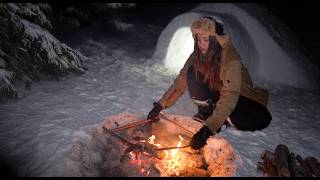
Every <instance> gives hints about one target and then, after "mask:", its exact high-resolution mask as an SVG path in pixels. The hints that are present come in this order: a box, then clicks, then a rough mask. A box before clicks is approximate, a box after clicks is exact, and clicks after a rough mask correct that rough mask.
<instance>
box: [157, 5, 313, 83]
mask: <svg viewBox="0 0 320 180" xmlns="http://www.w3.org/2000/svg"><path fill="white" fill-rule="evenodd" d="M247 6H249V5H247ZM255 13H259V12H255ZM251 14H252V12H251ZM251 14H249V13H247V12H246V10H244V9H242V8H240V7H238V6H236V5H233V4H220V3H219V4H201V5H199V6H197V7H196V8H194V9H193V10H191V11H190V12H187V13H184V14H181V15H179V16H177V17H175V18H174V19H173V20H172V21H171V22H170V23H169V24H168V25H167V26H166V28H165V29H164V30H163V31H162V33H161V34H160V36H159V38H158V42H157V46H156V50H155V52H154V55H153V58H154V59H156V60H157V61H163V63H164V64H165V66H166V67H167V68H169V69H170V70H171V71H173V72H174V73H178V72H179V70H180V69H181V68H182V66H183V64H184V62H185V61H186V60H187V58H188V57H189V55H190V54H191V52H192V51H193V39H192V37H191V31H190V26H191V24H192V22H193V21H194V20H195V19H197V18H199V17H201V16H204V15H206V16H212V17H215V18H217V19H219V20H221V21H222V22H223V24H224V30H225V33H226V34H228V35H229V36H230V37H231V40H232V42H233V44H234V45H235V47H236V48H237V50H238V52H239V54H240V56H241V58H242V63H243V64H244V65H245V66H246V67H247V68H248V70H249V73H250V74H251V76H252V78H253V79H254V80H261V79H262V80H268V81H273V82H279V83H283V84H287V85H290V86H294V87H299V88H306V89H308V88H311V89H316V88H318V83H317V82H318V79H317V78H316V77H317V76H315V75H316V74H319V71H318V70H317V69H315V68H314V67H312V66H311V65H310V64H308V59H307V58H306V57H305V56H296V54H297V52H295V51H299V48H298V47H296V49H293V48H292V49H291V50H292V51H285V50H284V49H283V48H282V47H281V46H280V45H279V43H278V42H277V41H276V40H274V39H273V37H275V36H278V39H279V38H280V39H281V40H282V41H283V42H288V43H290V40H287V36H284V37H279V36H281V35H282V34H281V33H280V34H277V35H274V34H270V33H272V32H271V31H268V30H267V29H266V27H265V26H266V24H265V21H263V18H265V19H266V18H275V17H269V16H268V17H262V18H260V21H258V20H257V19H256V18H255V17H254V15H251ZM266 22H267V21H266ZM274 32H275V31H274ZM178 33H179V34H180V35H178ZM290 46H292V44H290ZM286 50H287V49H286ZM291 54H294V55H291ZM315 73H316V74H315Z"/></svg>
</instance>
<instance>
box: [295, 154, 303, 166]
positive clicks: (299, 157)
mask: <svg viewBox="0 0 320 180" xmlns="http://www.w3.org/2000/svg"><path fill="white" fill-rule="evenodd" d="M296 158H297V161H298V162H299V163H300V164H302V162H303V158H302V157H301V156H300V155H299V154H298V155H296Z"/></svg>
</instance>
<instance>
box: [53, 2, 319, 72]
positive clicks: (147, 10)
mask: <svg viewBox="0 0 320 180" xmlns="http://www.w3.org/2000/svg"><path fill="white" fill-rule="evenodd" d="M133 3H135V2H133ZM50 4H51V6H53V7H54V9H55V13H61V12H60V10H61V9H63V7H67V6H70V5H71V6H75V7H79V9H82V10H83V11H87V12H90V13H89V14H91V16H92V17H91V18H89V19H90V20H89V21H88V20H87V22H85V21H83V22H82V25H90V23H91V22H92V21H93V20H96V19H101V22H105V21H103V19H104V18H109V17H111V15H112V16H113V15H114V14H121V17H122V19H124V20H126V21H127V22H129V23H130V21H134V22H142V23H151V24H156V25H160V26H161V27H163V28H164V27H165V26H166V25H167V24H168V23H169V22H170V21H171V20H172V19H173V18H174V17H175V16H177V15H179V14H181V13H184V12H187V11H190V10H191V9H193V8H194V7H195V6H197V5H198V4H199V3H193V2H189V3H159V2H157V3H139V2H138V3H136V6H135V7H133V8H128V9H125V8H124V9H121V10H116V11H114V10H107V11H104V12H102V13H96V12H95V10H94V8H92V9H91V10H90V5H89V6H88V5H87V4H88V3H62V2H59V3H54V2H51V3H50ZM89 4H90V3H89ZM258 4H260V5H262V6H265V7H266V8H267V9H269V10H270V11H271V12H272V13H273V14H274V15H275V16H277V17H278V18H279V19H280V20H281V21H282V22H283V23H285V24H286V25H287V26H288V27H289V28H290V29H291V30H292V32H293V34H295V35H296V37H297V39H298V40H300V42H301V45H302V46H303V47H304V48H305V50H306V52H307V53H308V57H309V58H311V62H313V63H314V64H317V65H318V66H319V67H320V50H318V48H319V47H320V34H319V32H320V23H318V22H319V20H318V18H317V13H319V12H318V11H319V10H320V5H318V4H317V3H310V2H306V3H301V2H283V3H276V2H274V1H271V2H270V3H258ZM63 26H65V24H63ZM104 26H105V28H103V29H100V30H101V32H102V33H103V34H105V36H107V34H113V35H116V34H115V33H116V32H109V33H106V30H107V31H110V30H111V28H110V26H108V25H104ZM57 27H58V26H57ZM100 27H101V26H100ZM69 30H70V29H69ZM161 30H162V29H159V32H157V33H159V34H160V33H161ZM69 33H71V34H73V33H74V31H73V30H71V31H69ZM54 34H55V35H56V36H57V37H58V39H59V37H60V36H69V35H68V32H64V31H63V30H61V29H56V33H54Z"/></svg>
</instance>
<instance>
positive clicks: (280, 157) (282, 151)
mask: <svg viewBox="0 0 320 180" xmlns="http://www.w3.org/2000/svg"><path fill="white" fill-rule="evenodd" d="M274 160H275V164H276V170H277V173H278V175H279V176H285V177H289V176H290V172H289V169H288V160H289V149H288V147H287V146H286V145H283V144H279V145H278V146H277V147H276V149H275V159H274Z"/></svg>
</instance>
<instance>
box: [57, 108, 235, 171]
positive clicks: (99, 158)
mask: <svg viewBox="0 0 320 180" xmlns="http://www.w3.org/2000/svg"><path fill="white" fill-rule="evenodd" d="M166 115H167V116H168V117H169V118H170V119H174V120H175V121H176V122H178V123H180V124H183V125H184V127H185V128H187V129H189V130H190V131H192V132H193V133H195V132H196V131H198V130H199V129H200V128H201V127H202V125H201V124H200V123H199V122H196V121H194V120H192V119H191V117H188V116H182V115H169V114H166ZM138 121H141V117H139V116H138V115H136V114H128V113H121V114H119V115H114V116H109V117H107V118H106V119H105V120H104V121H103V122H102V123H100V124H99V125H95V126H90V127H84V128H82V129H81V130H80V131H78V132H76V133H74V135H73V138H72V142H71V143H70V145H69V147H68V148H67V149H68V150H67V151H66V152H67V153H66V154H65V158H64V173H63V176H78V177H79V176H117V177H121V176H122V177H123V176H128V177H132V176H160V174H159V171H156V170H155V169H154V168H152V167H153V166H152V163H154V162H153V160H152V159H151V158H150V156H146V157H147V158H146V157H144V156H143V154H140V156H139V157H140V158H141V160H138V163H134V161H131V159H130V157H127V156H129V155H126V153H125V150H126V148H127V145H125V144H124V143H122V142H120V141H119V139H117V138H115V137H113V136H110V134H108V133H106V132H103V127H106V128H108V129H114V128H116V127H118V126H119V127H121V126H123V125H126V124H131V123H134V122H138ZM149 127H150V126H149ZM150 130H151V132H152V133H148V132H149V131H150ZM116 134H118V135H120V136H122V137H123V138H125V139H126V140H128V141H131V142H133V140H132V139H133V137H137V135H138V136H139V137H144V138H149V137H150V136H151V134H154V135H155V137H156V140H155V141H156V143H160V144H164V143H168V142H170V143H171V142H173V141H174V142H175V143H176V142H177V141H176V140H177V139H175V138H174V137H175V135H177V134H180V135H181V136H183V135H184V137H185V136H186V133H185V132H184V131H183V130H181V129H179V128H178V127H177V126H175V125H173V124H172V123H170V122H168V121H165V120H163V119H161V120H160V121H159V122H158V123H155V124H153V125H152V128H151V129H150V128H149V129H148V126H140V127H135V128H131V129H127V130H122V131H121V132H116ZM189 138H190V137H189ZM188 142H189V140H188ZM204 156H205V160H206V161H207V163H208V165H209V167H208V173H209V175H210V176H234V175H235V174H236V170H237V164H236V163H237V161H236V158H235V157H236V156H235V154H234V151H233V148H232V147H231V145H230V144H229V142H228V141H227V140H226V139H224V138H222V137H219V136H215V137H210V138H209V140H208V145H206V146H205V147H204ZM143 157H144V158H143ZM148 157H149V158H148ZM141 167H142V168H143V169H145V171H140V170H141ZM147 171H149V173H147V174H146V173H145V172H147Z"/></svg>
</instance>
